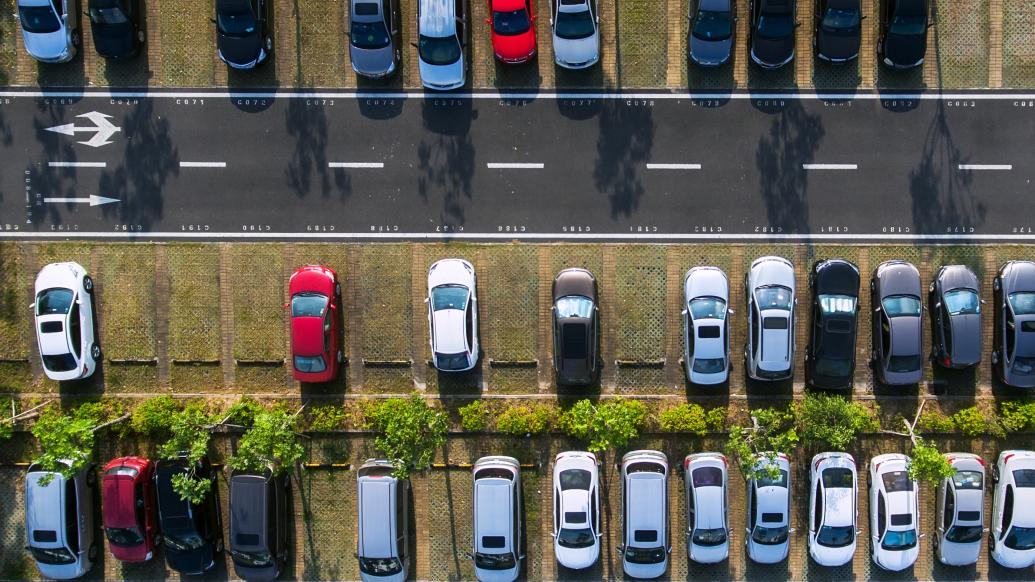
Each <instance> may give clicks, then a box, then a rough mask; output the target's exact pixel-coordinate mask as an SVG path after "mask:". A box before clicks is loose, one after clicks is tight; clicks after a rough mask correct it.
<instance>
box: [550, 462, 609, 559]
mask: <svg viewBox="0 0 1035 582" xmlns="http://www.w3.org/2000/svg"><path fill="white" fill-rule="evenodd" d="M599 492H600V484H599V476H598V472H597V458H596V456H595V455H593V453H586V452H582V451H567V452H564V453H560V454H559V455H557V458H556V459H554V463H553V532H552V533H551V535H552V536H553V551H554V554H555V555H556V556H557V563H559V564H560V565H562V566H564V567H565V568H572V569H581V568H588V567H590V566H592V565H593V564H595V563H596V561H597V558H599V557H600V535H601V533H600V493H599Z"/></svg>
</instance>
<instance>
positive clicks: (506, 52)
mask: <svg viewBox="0 0 1035 582" xmlns="http://www.w3.org/2000/svg"><path fill="white" fill-rule="evenodd" d="M488 1H489V15H490V16H489V18H487V19H485V22H486V23H487V24H488V25H489V29H490V30H491V31H492V51H493V52H494V53H496V58H497V59H499V60H501V61H503V62H504V63H512V64H519V63H527V62H528V61H530V60H532V57H534V56H535V51H536V46H535V8H534V7H535V2H534V1H533V0H488Z"/></svg>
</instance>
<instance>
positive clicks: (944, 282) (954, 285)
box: [938, 265, 981, 291]
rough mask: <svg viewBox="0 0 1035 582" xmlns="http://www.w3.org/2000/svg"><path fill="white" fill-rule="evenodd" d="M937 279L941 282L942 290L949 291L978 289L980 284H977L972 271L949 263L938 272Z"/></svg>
mask: <svg viewBox="0 0 1035 582" xmlns="http://www.w3.org/2000/svg"><path fill="white" fill-rule="evenodd" d="M938 281H939V282H940V283H941V286H942V289H943V290H944V291H951V290H953V289H972V290H974V291H978V290H979V289H980V287H981V286H980V285H979V284H978V280H977V277H976V276H975V275H974V273H971V272H970V271H968V270H967V269H966V268H965V267H961V266H959V265H951V266H948V267H945V268H943V269H942V270H941V272H940V273H939V274H938Z"/></svg>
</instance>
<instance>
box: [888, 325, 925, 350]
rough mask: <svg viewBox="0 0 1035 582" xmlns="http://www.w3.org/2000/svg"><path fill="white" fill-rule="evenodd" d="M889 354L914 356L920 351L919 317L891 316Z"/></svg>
mask: <svg viewBox="0 0 1035 582" xmlns="http://www.w3.org/2000/svg"><path fill="white" fill-rule="evenodd" d="M890 320H891V355H893V356H915V355H918V354H919V353H920V334H921V329H920V318H919V317H892V318H890Z"/></svg>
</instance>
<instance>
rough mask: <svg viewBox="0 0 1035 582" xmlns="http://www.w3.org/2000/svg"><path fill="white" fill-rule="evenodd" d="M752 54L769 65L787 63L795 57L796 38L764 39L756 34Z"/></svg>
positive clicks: (752, 43) (752, 44)
mask: <svg viewBox="0 0 1035 582" xmlns="http://www.w3.org/2000/svg"><path fill="white" fill-rule="evenodd" d="M751 52H752V53H754V55H755V56H756V57H758V59H759V60H760V61H762V62H763V63H766V64H767V65H779V64H782V63H785V62H786V61H787V60H788V59H790V58H791V57H792V56H794V36H793V35H792V36H787V37H784V38H762V37H761V36H758V35H757V34H756V35H755V37H754V38H753V39H752V42H751Z"/></svg>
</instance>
